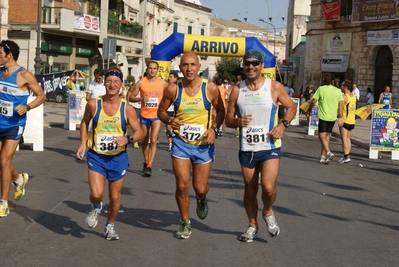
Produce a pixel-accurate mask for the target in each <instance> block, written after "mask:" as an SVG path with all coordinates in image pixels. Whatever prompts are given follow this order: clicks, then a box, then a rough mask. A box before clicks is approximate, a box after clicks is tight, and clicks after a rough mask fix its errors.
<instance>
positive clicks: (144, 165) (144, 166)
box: [141, 163, 147, 173]
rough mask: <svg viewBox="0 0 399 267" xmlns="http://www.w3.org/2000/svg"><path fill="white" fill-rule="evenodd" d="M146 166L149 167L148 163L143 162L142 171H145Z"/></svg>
mask: <svg viewBox="0 0 399 267" xmlns="http://www.w3.org/2000/svg"><path fill="white" fill-rule="evenodd" d="M146 168H147V164H145V163H143V169H142V170H141V171H142V172H143V173H144V172H145V169H146Z"/></svg>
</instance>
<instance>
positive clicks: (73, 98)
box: [68, 91, 87, 124]
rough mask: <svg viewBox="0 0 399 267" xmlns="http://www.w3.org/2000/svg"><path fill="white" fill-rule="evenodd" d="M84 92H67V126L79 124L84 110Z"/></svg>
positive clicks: (85, 102)
mask: <svg viewBox="0 0 399 267" xmlns="http://www.w3.org/2000/svg"><path fill="white" fill-rule="evenodd" d="M86 104H87V101H86V92H81V91H69V101H68V108H69V109H68V111H69V124H80V122H81V121H82V119H83V115H84V113H85V109H86Z"/></svg>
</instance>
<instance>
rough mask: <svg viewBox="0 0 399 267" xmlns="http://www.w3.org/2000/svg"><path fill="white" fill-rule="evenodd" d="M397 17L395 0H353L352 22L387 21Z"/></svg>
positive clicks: (398, 7)
mask: <svg viewBox="0 0 399 267" xmlns="http://www.w3.org/2000/svg"><path fill="white" fill-rule="evenodd" d="M397 19H399V5H398V1H395V0H383V1H381V0H353V7H352V22H368V21H370V22H371V21H387V20H397Z"/></svg>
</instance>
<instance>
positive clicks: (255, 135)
mask: <svg viewBox="0 0 399 267" xmlns="http://www.w3.org/2000/svg"><path fill="white" fill-rule="evenodd" d="M242 132H243V135H244V138H243V142H244V143H246V144H248V145H256V144H259V143H264V142H266V138H267V132H266V128H265V127H264V126H252V127H245V128H243V129H242Z"/></svg>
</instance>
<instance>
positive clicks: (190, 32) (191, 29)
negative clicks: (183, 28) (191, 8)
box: [187, 25, 193, 34]
mask: <svg viewBox="0 0 399 267" xmlns="http://www.w3.org/2000/svg"><path fill="white" fill-rule="evenodd" d="M187 33H188V34H192V33H193V26H191V25H189V26H188V28H187Z"/></svg>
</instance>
